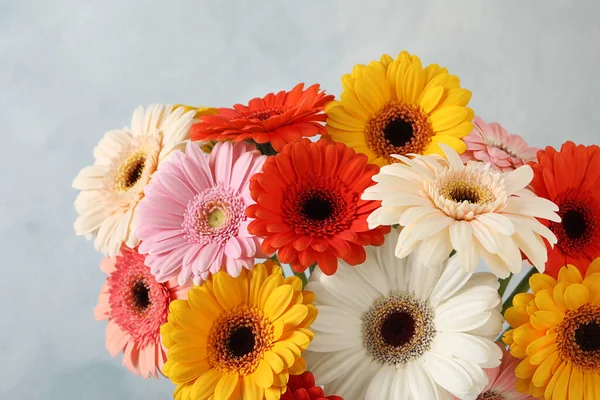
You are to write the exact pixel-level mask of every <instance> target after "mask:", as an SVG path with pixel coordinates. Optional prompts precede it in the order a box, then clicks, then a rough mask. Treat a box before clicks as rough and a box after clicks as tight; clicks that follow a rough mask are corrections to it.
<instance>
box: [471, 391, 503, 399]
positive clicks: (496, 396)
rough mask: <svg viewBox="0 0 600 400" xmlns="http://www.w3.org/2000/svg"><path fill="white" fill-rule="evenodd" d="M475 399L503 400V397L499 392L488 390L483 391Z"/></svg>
mask: <svg viewBox="0 0 600 400" xmlns="http://www.w3.org/2000/svg"><path fill="white" fill-rule="evenodd" d="M476 400H504V397H503V396H502V395H501V394H499V393H496V392H494V391H492V390H488V391H487V392H483V393H481V394H480V395H479V396H477V399H476Z"/></svg>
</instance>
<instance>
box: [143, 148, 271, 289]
mask: <svg viewBox="0 0 600 400" xmlns="http://www.w3.org/2000/svg"><path fill="white" fill-rule="evenodd" d="M265 160H266V157H265V156H261V155H260V153H259V152H258V151H257V150H255V149H254V147H253V146H250V145H248V144H245V143H243V142H240V143H236V144H232V143H231V142H222V143H218V144H217V145H215V147H214V149H213V150H212V152H211V153H210V155H209V156H206V155H205V154H204V153H203V152H202V150H201V149H200V148H199V147H198V145H196V144H194V143H189V144H188V145H187V147H186V150H185V153H182V152H180V153H177V154H175V155H174V157H173V158H172V159H171V160H170V161H169V162H167V163H165V165H164V166H163V167H162V168H161V170H160V171H159V173H157V174H156V175H155V176H154V178H153V180H152V183H151V184H150V185H148V186H147V187H146V189H145V191H144V193H145V195H146V197H145V199H144V201H143V202H142V203H141V204H140V210H139V212H140V218H139V231H138V236H139V238H140V239H141V240H142V244H141V245H140V253H142V254H148V257H147V258H146V265H148V266H150V269H151V271H152V273H153V274H154V276H155V277H156V279H157V280H158V281H159V282H164V281H166V280H168V279H170V278H172V277H175V276H178V282H179V283H180V284H182V283H184V282H187V281H188V280H189V279H193V280H194V283H196V284H197V285H199V284H200V283H201V282H203V281H204V280H206V278H207V277H208V275H209V274H210V273H215V272H217V271H219V270H220V269H221V268H222V267H223V268H224V269H225V270H226V271H227V273H228V274H230V275H231V276H234V277H237V276H238V275H239V274H240V271H241V270H242V267H246V268H248V269H250V268H252V266H253V265H254V257H255V256H256V257H259V258H262V257H265V255H264V254H263V253H262V252H261V251H260V246H261V243H262V238H259V237H256V236H253V235H251V234H250V233H248V229H247V227H248V224H249V223H250V221H251V220H252V219H251V218H247V217H246V208H247V207H248V206H249V205H250V204H254V201H253V200H252V197H250V189H249V182H250V178H251V177H252V175H254V174H255V173H256V172H259V171H260V170H261V168H262V165H263V163H264V162H265Z"/></svg>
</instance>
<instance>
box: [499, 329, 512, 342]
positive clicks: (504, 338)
mask: <svg viewBox="0 0 600 400" xmlns="http://www.w3.org/2000/svg"><path fill="white" fill-rule="evenodd" d="M514 331H515V330H514V329H509V330H508V331H506V332H504V335H502V341H503V342H504V343H505V344H506V345H508V346H510V345H511V344H513V343H514V342H515V340H514V339H513V333H514Z"/></svg>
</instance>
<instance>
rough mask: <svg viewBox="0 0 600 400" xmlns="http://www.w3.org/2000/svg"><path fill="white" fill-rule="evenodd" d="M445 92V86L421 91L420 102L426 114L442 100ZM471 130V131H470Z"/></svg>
mask: <svg viewBox="0 0 600 400" xmlns="http://www.w3.org/2000/svg"><path fill="white" fill-rule="evenodd" d="M443 94H444V88H443V87H441V86H437V87H433V88H431V89H428V90H426V91H423V92H422V93H421V96H420V98H419V99H418V103H419V105H420V106H421V108H423V111H425V113H426V114H429V113H430V112H431V110H433V109H434V108H435V106H437V105H438V103H439V102H440V100H441V98H442V95H443ZM469 132H470V131H469Z"/></svg>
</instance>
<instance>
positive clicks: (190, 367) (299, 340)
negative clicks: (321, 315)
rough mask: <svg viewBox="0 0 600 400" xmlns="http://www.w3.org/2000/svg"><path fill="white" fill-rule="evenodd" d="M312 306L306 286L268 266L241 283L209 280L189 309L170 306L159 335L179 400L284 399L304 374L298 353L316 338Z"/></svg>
mask: <svg viewBox="0 0 600 400" xmlns="http://www.w3.org/2000/svg"><path fill="white" fill-rule="evenodd" d="M313 299H314V294H312V293H310V292H303V291H302V281H301V280H300V278H298V277H295V276H292V277H289V278H284V277H283V275H282V271H281V268H280V267H279V266H278V265H277V264H275V263H273V262H271V261H267V262H266V263H265V264H257V265H256V266H254V268H253V269H252V270H251V271H246V270H243V271H242V272H241V273H240V275H239V276H238V277H237V278H232V277H231V276H230V275H228V274H226V273H225V272H223V271H221V272H218V273H216V274H215V275H211V276H210V277H209V278H208V280H207V281H206V282H204V283H203V284H202V286H197V287H194V288H193V289H191V290H190V291H189V292H188V300H187V301H179V302H173V303H171V312H170V314H169V322H168V323H166V324H164V325H163V326H162V328H161V333H162V335H163V343H164V345H165V346H166V347H167V349H168V356H169V360H168V361H167V363H166V364H165V366H164V369H163V372H164V373H165V375H167V376H168V377H169V378H170V379H171V380H172V381H173V383H175V384H176V385H177V388H176V389H175V399H176V400H187V399H190V398H191V399H194V400H204V399H209V398H210V399H213V398H214V399H234V400H241V399H242V398H244V399H256V400H262V399H267V400H271V399H279V398H280V397H281V395H282V394H283V393H284V392H285V391H286V385H287V383H288V378H289V375H290V374H292V375H297V374H301V373H303V372H304V370H305V368H306V363H305V361H304V359H303V358H302V356H301V355H300V353H301V352H302V351H304V350H305V349H306V347H307V346H308V344H309V343H310V341H311V340H312V338H313V334H312V332H311V331H310V330H309V329H308V326H309V325H310V324H311V323H312V322H313V320H314V319H315V317H316V315H317V310H316V308H315V306H313V305H312V304H311V303H312V300H313ZM190 396H191V397H190ZM213 396H214V397H213Z"/></svg>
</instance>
